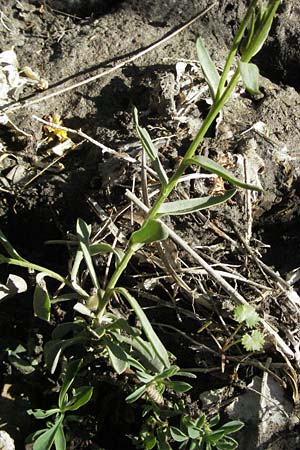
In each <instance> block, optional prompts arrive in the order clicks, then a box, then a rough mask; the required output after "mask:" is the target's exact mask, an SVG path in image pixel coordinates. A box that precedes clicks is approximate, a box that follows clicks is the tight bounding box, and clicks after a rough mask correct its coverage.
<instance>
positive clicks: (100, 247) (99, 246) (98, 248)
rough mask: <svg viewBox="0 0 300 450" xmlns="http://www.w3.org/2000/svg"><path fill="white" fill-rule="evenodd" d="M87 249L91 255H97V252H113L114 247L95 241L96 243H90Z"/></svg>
mask: <svg viewBox="0 0 300 450" xmlns="http://www.w3.org/2000/svg"><path fill="white" fill-rule="evenodd" d="M89 250H90V255H91V256H96V255H99V253H114V252H115V250H114V248H113V247H112V246H111V245H109V244H105V243H102V242H97V243H94V244H91V245H90V246H89Z"/></svg>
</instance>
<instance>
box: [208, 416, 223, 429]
mask: <svg viewBox="0 0 300 450" xmlns="http://www.w3.org/2000/svg"><path fill="white" fill-rule="evenodd" d="M219 422H220V414H216V415H215V416H213V417H212V418H211V419H210V421H209V422H208V423H209V426H210V427H211V428H213V427H215V426H216V425H217V424H218V423H219Z"/></svg>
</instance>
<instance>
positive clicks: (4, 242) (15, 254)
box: [0, 230, 24, 261]
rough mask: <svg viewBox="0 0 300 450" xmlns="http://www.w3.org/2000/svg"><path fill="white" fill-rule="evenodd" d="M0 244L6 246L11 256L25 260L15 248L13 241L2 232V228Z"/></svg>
mask: <svg viewBox="0 0 300 450" xmlns="http://www.w3.org/2000/svg"><path fill="white" fill-rule="evenodd" d="M0 244H2V245H3V247H4V248H5V250H6V251H7V253H8V254H9V256H10V257H11V258H15V259H18V260H20V261H24V259H23V258H22V256H20V255H19V253H18V252H17V251H16V250H15V249H14V248H13V246H12V245H11V243H10V242H9V240H8V239H7V237H6V236H5V234H4V233H2V231H1V230H0Z"/></svg>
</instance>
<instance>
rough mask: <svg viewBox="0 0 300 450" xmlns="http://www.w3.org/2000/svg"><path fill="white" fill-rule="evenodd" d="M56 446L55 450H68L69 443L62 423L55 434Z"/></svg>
mask: <svg viewBox="0 0 300 450" xmlns="http://www.w3.org/2000/svg"><path fill="white" fill-rule="evenodd" d="M54 445H55V450H66V448H67V442H66V437H65V433H64V427H63V424H62V423H61V424H60V426H59V427H58V428H57V431H56V434H55V439H54Z"/></svg>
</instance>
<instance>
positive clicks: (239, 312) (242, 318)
mask: <svg viewBox="0 0 300 450" xmlns="http://www.w3.org/2000/svg"><path fill="white" fill-rule="evenodd" d="M234 320H236V321H237V322H239V323H242V322H245V323H246V324H247V326H248V327H249V328H253V327H255V326H256V325H257V324H258V323H259V322H260V317H259V315H258V314H257V312H256V311H255V309H254V308H253V306H251V305H239V306H236V307H235V309H234Z"/></svg>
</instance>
